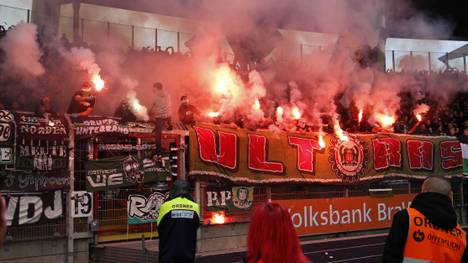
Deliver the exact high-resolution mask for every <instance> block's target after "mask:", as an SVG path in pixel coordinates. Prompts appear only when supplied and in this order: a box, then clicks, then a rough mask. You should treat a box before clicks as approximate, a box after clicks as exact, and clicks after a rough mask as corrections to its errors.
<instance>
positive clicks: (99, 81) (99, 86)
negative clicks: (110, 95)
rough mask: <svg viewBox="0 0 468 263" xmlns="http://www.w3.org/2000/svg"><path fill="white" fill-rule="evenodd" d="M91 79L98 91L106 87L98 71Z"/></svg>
mask: <svg viewBox="0 0 468 263" xmlns="http://www.w3.org/2000/svg"><path fill="white" fill-rule="evenodd" d="M91 81H92V82H93V84H94V88H95V89H96V91H101V90H102V89H103V88H104V84H105V83H104V80H103V79H102V78H101V76H100V75H99V74H98V73H94V74H93V76H92V77H91Z"/></svg>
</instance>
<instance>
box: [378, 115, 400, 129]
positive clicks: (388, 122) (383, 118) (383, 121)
mask: <svg viewBox="0 0 468 263" xmlns="http://www.w3.org/2000/svg"><path fill="white" fill-rule="evenodd" d="M376 119H377V121H378V122H379V123H380V126H382V128H390V127H391V126H393V124H394V123H395V117H393V116H390V115H386V114H380V113H378V114H376Z"/></svg>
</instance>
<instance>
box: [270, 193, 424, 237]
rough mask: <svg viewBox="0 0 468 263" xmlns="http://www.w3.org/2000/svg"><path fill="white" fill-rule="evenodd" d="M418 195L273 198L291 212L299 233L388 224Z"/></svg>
mask: <svg viewBox="0 0 468 263" xmlns="http://www.w3.org/2000/svg"><path fill="white" fill-rule="evenodd" d="M414 196H415V195H412V194H403V195H395V196H390V197H371V196H365V197H347V198H320V199H293V200H274V202H277V203H279V204H280V205H282V206H283V207H285V208H286V209H288V211H289V213H290V214H291V219H292V222H293V225H294V227H295V228H296V232H297V234H299V235H310V234H326V233H338V232H349V231H358V230H369V229H378V228H386V227H389V226H390V225H391V223H392V219H393V215H394V214H395V213H396V212H398V211H401V210H403V209H406V208H408V207H409V206H410V204H411V201H412V200H413V198H414Z"/></svg>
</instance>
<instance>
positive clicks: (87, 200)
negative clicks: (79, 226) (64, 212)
mask: <svg viewBox="0 0 468 263" xmlns="http://www.w3.org/2000/svg"><path fill="white" fill-rule="evenodd" d="M71 213H72V214H71V216H72V217H73V218H80V217H89V216H91V214H92V213H93V193H90V192H86V191H74V192H72V197H71Z"/></svg>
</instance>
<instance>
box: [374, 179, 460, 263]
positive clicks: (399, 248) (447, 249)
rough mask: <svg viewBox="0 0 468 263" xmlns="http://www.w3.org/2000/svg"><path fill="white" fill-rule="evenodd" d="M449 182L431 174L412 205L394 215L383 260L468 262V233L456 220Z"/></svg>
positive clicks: (415, 262)
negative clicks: (467, 247) (467, 234)
mask: <svg viewBox="0 0 468 263" xmlns="http://www.w3.org/2000/svg"><path fill="white" fill-rule="evenodd" d="M452 200H453V192H452V190H451V185H450V182H448V181H447V180H445V179H444V178H441V177H429V178H428V179H426V180H425V181H424V183H423V185H422V189H421V193H420V194H418V195H417V196H416V197H415V198H414V200H413V202H412V203H411V206H410V208H408V209H406V210H402V211H400V212H398V213H396V214H395V216H394V217H393V223H392V227H391V229H390V232H389V234H388V237H387V241H386V243H385V248H384V254H383V262H385V263H389V262H399V263H401V262H404V263H412V262H413V263H425V262H427V263H429V262H436V263H446V262H447V263H448V262H450V263H455V262H468V254H467V250H466V246H467V240H466V233H465V231H463V230H462V229H461V227H460V225H459V224H457V214H456V213H455V210H454V208H453V205H452Z"/></svg>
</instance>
